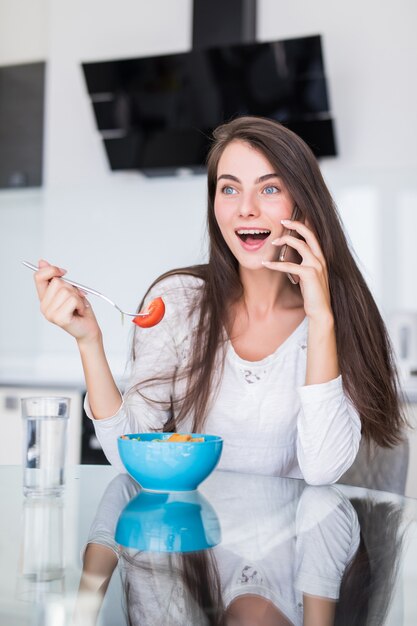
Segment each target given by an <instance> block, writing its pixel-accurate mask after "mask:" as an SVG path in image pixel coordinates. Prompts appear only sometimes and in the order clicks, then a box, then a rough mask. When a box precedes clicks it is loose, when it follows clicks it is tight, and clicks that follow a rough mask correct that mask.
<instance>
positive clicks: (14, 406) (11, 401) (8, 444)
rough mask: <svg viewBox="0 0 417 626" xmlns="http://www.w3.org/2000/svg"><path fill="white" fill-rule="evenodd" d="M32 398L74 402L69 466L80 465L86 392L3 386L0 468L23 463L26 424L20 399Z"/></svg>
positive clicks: (1, 392) (0, 398)
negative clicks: (59, 397) (57, 398)
mask: <svg viewBox="0 0 417 626" xmlns="http://www.w3.org/2000/svg"><path fill="white" fill-rule="evenodd" d="M32 396H65V397H67V398H70V399H71V407H70V419H69V420H68V445H67V459H66V462H67V464H68V465H75V464H78V463H80V462H81V429H82V401H83V390H82V389H79V388H76V387H64V386H62V387H58V386H39V385H36V386H26V385H24V386H23V385H0V464H1V465H20V464H21V463H22V441H23V424H22V417H21V408H20V404H21V403H20V399H21V398H28V397H32Z"/></svg>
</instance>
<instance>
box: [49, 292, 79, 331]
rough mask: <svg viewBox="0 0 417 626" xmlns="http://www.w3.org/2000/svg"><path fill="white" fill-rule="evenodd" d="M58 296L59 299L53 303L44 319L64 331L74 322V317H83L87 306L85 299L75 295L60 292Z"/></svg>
mask: <svg viewBox="0 0 417 626" xmlns="http://www.w3.org/2000/svg"><path fill="white" fill-rule="evenodd" d="M59 296H60V298H57V299H56V300H55V301H54V302H53V305H51V307H50V308H49V309H48V311H47V312H46V314H45V317H46V319H47V320H48V321H50V322H53V323H54V324H56V325H57V326H60V327H61V328H64V329H65V328H66V327H68V326H69V325H70V324H71V322H72V321H73V320H74V316H79V317H83V316H84V315H85V314H86V312H87V309H89V306H88V303H87V301H86V300H85V298H83V297H81V296H80V295H77V294H76V293H68V292H65V293H64V292H60V294H59Z"/></svg>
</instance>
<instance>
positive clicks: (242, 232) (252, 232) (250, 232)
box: [236, 228, 271, 235]
mask: <svg viewBox="0 0 417 626" xmlns="http://www.w3.org/2000/svg"><path fill="white" fill-rule="evenodd" d="M236 232H237V234H238V235H262V234H264V233H266V234H268V235H269V234H270V232H271V231H270V230H267V229H265V230H255V229H252V230H250V229H247V228H244V229H241V230H237V231H236Z"/></svg>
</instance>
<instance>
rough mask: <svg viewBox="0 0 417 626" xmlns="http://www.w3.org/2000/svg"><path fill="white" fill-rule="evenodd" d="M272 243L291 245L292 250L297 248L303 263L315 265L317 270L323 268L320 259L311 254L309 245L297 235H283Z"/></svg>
mask: <svg viewBox="0 0 417 626" xmlns="http://www.w3.org/2000/svg"><path fill="white" fill-rule="evenodd" d="M272 244H273V245H275V246H283V245H284V244H287V245H289V246H291V248H294V250H297V252H298V253H299V254H300V256H301V257H302V259H303V264H305V265H310V266H311V267H315V268H316V269H317V270H322V269H323V265H322V263H321V259H319V258H317V257H316V256H315V255H314V254H313V252H312V250H311V248H310V246H309V245H308V244H307V243H306V242H305V241H303V240H302V239H298V237H294V236H292V235H283V236H282V237H279V238H278V239H275V240H274V241H273V242H272Z"/></svg>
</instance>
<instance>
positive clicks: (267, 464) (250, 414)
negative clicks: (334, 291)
mask: <svg viewBox="0 0 417 626" xmlns="http://www.w3.org/2000/svg"><path fill="white" fill-rule="evenodd" d="M201 286H202V281H201V280H200V279H198V278H195V277H192V276H181V275H177V276H171V277H168V278H166V279H164V281H162V282H161V283H159V284H158V285H157V286H156V288H154V289H153V290H152V291H151V292H150V293H149V296H148V299H147V300H148V301H149V300H151V299H153V298H155V297H157V296H162V297H163V299H164V301H165V306H166V314H165V317H164V319H163V320H162V321H161V322H160V323H159V324H158V325H157V326H154V327H153V328H150V329H140V328H139V329H137V330H136V331H135V339H134V342H135V353H136V359H135V361H134V363H133V367H132V371H131V373H130V378H129V381H128V384H127V386H126V389H125V393H124V396H123V402H122V405H121V407H120V410H119V411H118V412H117V413H116V414H115V415H113V416H111V417H109V418H106V419H101V420H94V417H93V415H92V413H91V409H90V407H89V403H88V398H86V403H85V408H86V412H87V415H89V417H91V418H92V419H93V420H94V426H95V431H96V435H97V438H98V440H99V442H100V444H101V446H102V448H103V450H104V453H105V454H106V456H107V458H108V460H109V461H110V463H112V464H113V465H115V466H116V467H118V468H120V469H121V470H123V466H122V463H121V461H120V458H119V454H118V450H117V438H118V436H120V435H122V434H125V433H139V432H147V431H151V430H155V429H156V430H162V428H163V426H164V424H165V423H166V421H167V419H168V417H169V416H170V409H169V405H170V400H171V398H174V399H178V398H181V396H182V394H183V393H184V385H185V383H184V380H181V379H179V380H178V373H179V372H181V371H182V369H183V368H184V366H185V365H186V364H187V363H188V362H189V359H190V358H191V343H192V341H191V340H192V336H193V332H194V329H195V328H196V324H197V321H198V308H197V309H196V310H195V311H194V312H192V311H193V307H194V305H195V303H196V302H197V303H198V299H199V295H200V293H201ZM307 333H308V320H307V318H305V319H304V320H303V321H302V322H301V324H300V325H299V326H298V327H297V328H296V329H295V331H294V332H293V333H292V334H291V335H290V336H289V337H288V339H287V340H286V341H284V343H283V344H281V345H280V346H279V348H278V349H277V350H275V352H273V353H272V354H270V355H269V356H267V357H266V358H264V359H262V360H261V361H255V362H252V361H246V360H244V359H242V358H240V357H239V356H238V354H236V352H235V350H234V349H233V345H232V343H231V342H230V341H228V342H227V344H226V355H225V363H224V369H223V373H222V376H221V379H220V383H219V387H218V392H217V394H216V396H215V398H214V400H213V402H212V403H211V406H210V409H209V412H208V415H207V419H206V422H205V425H204V432H206V433H210V434H215V435H219V436H221V437H222V438H223V453H222V456H221V459H220V462H219V465H218V469H222V470H231V471H237V472H248V473H255V474H256V473H257V474H267V475H273V476H287V477H294V478H304V479H305V481H306V482H307V483H309V484H312V485H321V484H329V483H333V482H336V481H337V480H338V479H339V478H340V477H341V476H342V474H343V473H344V472H345V471H346V470H347V469H348V468H349V467H350V466H351V465H352V463H353V461H354V459H355V457H356V454H357V452H358V448H359V442H360V438H361V424H360V418H359V415H358V413H357V411H356V410H355V408H354V407H353V405H352V404H351V402H350V401H349V400H348V398H347V397H346V395H345V393H344V390H343V384H342V377H341V376H339V377H338V378H336V379H334V380H331V381H330V382H327V383H322V384H316V385H305V384H304V382H305V376H306V359H307V354H306V353H307ZM158 376H159V377H161V376H167V380H165V381H159V382H158V383H156V384H145V385H143V384H142V385H140V389H141V391H142V392H143V393H144V394H145V395H146V396H147V397H148V398H152V400H154V401H156V402H149V400H147V399H146V398H144V397H143V396H142V395H141V394H139V393H138V392H137V390H136V389H135V385H137V384H138V383H140V382H141V381H146V380H148V379H150V378H155V377H158ZM158 403H162V404H158ZM191 428H192V415H188V416H187V417H186V419H185V421H184V422H182V423H181V424H180V425H179V427H178V430H179V431H181V432H190V431H191Z"/></svg>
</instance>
